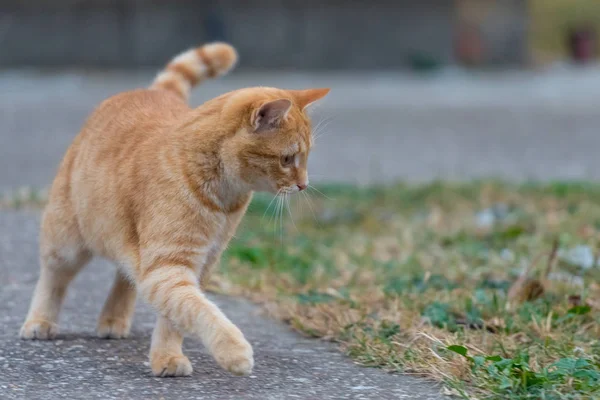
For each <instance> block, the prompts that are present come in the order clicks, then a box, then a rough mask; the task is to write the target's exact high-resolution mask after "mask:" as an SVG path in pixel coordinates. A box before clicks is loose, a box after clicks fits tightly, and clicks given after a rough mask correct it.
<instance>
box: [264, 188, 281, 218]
mask: <svg viewBox="0 0 600 400" xmlns="http://www.w3.org/2000/svg"><path fill="white" fill-rule="evenodd" d="M279 193H281V189H279V190H278V191H277V193H275V196H273V198H272V199H271V202H270V203H269V205H268V206H267V208H266V209H265V212H264V213H263V215H262V218H261V221H262V220H264V219H265V215H267V211H269V208H271V205H272V204H273V202H274V201H275V199H276V198H277V196H279Z"/></svg>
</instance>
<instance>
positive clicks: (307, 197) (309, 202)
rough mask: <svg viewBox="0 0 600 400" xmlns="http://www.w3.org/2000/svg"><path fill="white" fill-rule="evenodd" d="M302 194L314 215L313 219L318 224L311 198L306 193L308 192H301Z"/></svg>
mask: <svg viewBox="0 0 600 400" xmlns="http://www.w3.org/2000/svg"><path fill="white" fill-rule="evenodd" d="M300 193H302V195H303V196H304V201H305V202H306V204H307V205H308V208H309V209H310V212H311V214H312V215H313V218H314V219H315V222H317V221H318V220H317V214H315V210H314V209H313V206H312V202H311V200H310V197H309V196H308V194H307V193H306V191H302V192H300Z"/></svg>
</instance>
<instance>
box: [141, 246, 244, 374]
mask: <svg viewBox="0 0 600 400" xmlns="http://www.w3.org/2000/svg"><path fill="white" fill-rule="evenodd" d="M186 260H187V257H186V256H185V255H170V256H169V257H164V256H160V257H155V258H154V259H153V260H150V261H149V262H148V263H147V264H145V265H143V266H142V271H141V274H140V285H139V288H140V293H141V294H142V296H143V297H144V298H145V299H146V300H147V301H148V302H149V303H150V304H152V305H153V306H154V307H155V308H156V309H157V310H158V311H159V313H160V314H161V316H162V317H164V318H166V319H168V320H169V321H171V322H172V323H173V324H174V326H175V327H177V329H181V330H183V331H184V332H187V333H190V334H192V335H194V336H197V337H199V338H200V339H201V340H202V343H203V344H204V345H205V346H206V348H207V349H208V350H209V352H210V353H211V354H212V355H213V357H214V358H215V360H216V361H217V363H218V364H219V365H220V366H221V367H223V368H224V369H226V370H228V371H230V372H232V373H234V374H236V375H248V374H250V372H252V368H253V366H254V356H253V351H252V346H251V345H250V343H248V341H247V340H246V339H245V338H244V335H243V334H242V332H241V331H240V330H239V329H238V327H237V326H235V325H234V324H233V323H232V322H231V321H230V320H229V319H228V318H227V317H226V316H225V315H224V314H223V313H222V312H221V310H219V308H218V307H217V306H216V305H215V304H214V303H213V302H211V301H210V300H208V299H207V298H206V296H205V295H204V293H202V291H201V290H200V287H199V285H198V279H197V276H196V274H195V271H194V269H193V267H192V266H193V263H192V262H191V260H190V261H189V262H188V261H186ZM153 346H154V344H153ZM159 346H160V343H157V344H156V346H154V347H155V348H158V347H159ZM153 369H154V368H153ZM157 371H158V368H157ZM190 372H191V371H190Z"/></svg>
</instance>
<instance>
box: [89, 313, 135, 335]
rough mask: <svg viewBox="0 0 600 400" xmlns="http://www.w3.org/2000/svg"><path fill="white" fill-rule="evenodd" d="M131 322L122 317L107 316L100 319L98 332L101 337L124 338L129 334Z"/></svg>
mask: <svg viewBox="0 0 600 400" xmlns="http://www.w3.org/2000/svg"><path fill="white" fill-rule="evenodd" d="M130 328H131V324H130V323H129V321H126V320H124V319H122V318H107V319H101V320H100V321H98V326H97V327H96V333H97V335H98V337H99V338H101V339H124V338H126V337H127V336H129V329H130Z"/></svg>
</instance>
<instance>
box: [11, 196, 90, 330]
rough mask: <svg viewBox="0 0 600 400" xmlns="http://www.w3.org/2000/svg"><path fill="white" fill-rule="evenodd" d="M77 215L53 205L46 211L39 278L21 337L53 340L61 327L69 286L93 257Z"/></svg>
mask: <svg viewBox="0 0 600 400" xmlns="http://www.w3.org/2000/svg"><path fill="white" fill-rule="evenodd" d="M90 258H91V253H90V252H89V251H88V250H87V249H86V248H85V246H84V243H83V240H82V238H81V235H80V233H79V229H78V227H77V222H76V220H75V217H74V216H73V215H72V214H71V215H66V214H65V209H64V208H63V207H56V206H53V205H52V204H50V205H49V206H48V208H47V210H46V212H45V213H44V218H43V221H42V230H41V235H40V277H39V279H38V282H37V285H36V287H35V291H34V293H33V299H32V301H31V305H30V308H29V313H28V314H27V318H26V320H25V323H24V324H23V327H22V328H21V332H20V336H21V338H23V339H52V338H54V337H55V336H56V333H57V330H58V325H57V323H58V314H59V312H60V309H61V306H62V303H63V300H64V297H65V294H66V290H67V287H68V285H69V283H71V281H72V280H73V278H74V277H75V275H77V273H78V272H79V271H80V270H81V268H83V266H84V265H85V264H86V263H87V262H88V261H89V260H90Z"/></svg>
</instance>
